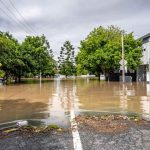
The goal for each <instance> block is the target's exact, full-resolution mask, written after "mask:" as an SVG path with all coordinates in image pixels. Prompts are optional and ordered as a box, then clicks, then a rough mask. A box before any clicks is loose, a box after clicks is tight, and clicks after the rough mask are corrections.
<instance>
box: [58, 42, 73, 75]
mask: <svg viewBox="0 0 150 150" xmlns="http://www.w3.org/2000/svg"><path fill="white" fill-rule="evenodd" d="M58 65H59V66H58V68H59V73H60V74H63V75H66V76H70V75H74V74H75V57H74V47H73V45H71V42H70V41H66V42H65V43H64V44H63V46H62V47H61V50H60V56H59V57H58Z"/></svg>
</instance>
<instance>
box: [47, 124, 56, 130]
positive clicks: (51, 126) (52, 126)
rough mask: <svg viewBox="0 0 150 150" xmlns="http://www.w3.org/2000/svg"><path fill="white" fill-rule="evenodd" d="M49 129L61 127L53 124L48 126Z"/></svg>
mask: <svg viewBox="0 0 150 150" xmlns="http://www.w3.org/2000/svg"><path fill="white" fill-rule="evenodd" d="M47 128H48V129H59V127H58V126H57V125H55V124H51V125H49V126H47Z"/></svg>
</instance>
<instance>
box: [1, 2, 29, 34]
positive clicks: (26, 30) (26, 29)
mask: <svg viewBox="0 0 150 150" xmlns="http://www.w3.org/2000/svg"><path fill="white" fill-rule="evenodd" d="M0 2H1V4H2V5H3V6H4V7H5V8H6V9H7V10H8V12H9V13H10V14H12V16H13V17H14V18H15V22H16V23H18V24H20V25H22V27H24V29H25V30H24V31H25V32H26V33H28V34H30V32H31V31H30V30H29V29H28V28H26V26H25V25H24V24H23V23H22V22H20V21H19V20H18V18H17V17H16V15H15V14H14V13H13V12H12V11H11V10H10V9H9V8H8V7H7V5H6V4H5V3H4V2H3V1H2V0H0ZM1 10H2V8H1ZM3 12H5V14H7V13H6V11H4V10H3ZM7 16H8V14H7ZM9 18H10V17H9ZM11 18H12V17H11ZM14 18H12V20H14Z"/></svg>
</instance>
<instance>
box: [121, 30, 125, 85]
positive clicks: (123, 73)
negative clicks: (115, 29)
mask: <svg viewBox="0 0 150 150" xmlns="http://www.w3.org/2000/svg"><path fill="white" fill-rule="evenodd" d="M121 37H122V38H121V41H122V82H123V83H125V64H124V41H123V40H124V39H123V38H124V33H123V31H122V36H121Z"/></svg>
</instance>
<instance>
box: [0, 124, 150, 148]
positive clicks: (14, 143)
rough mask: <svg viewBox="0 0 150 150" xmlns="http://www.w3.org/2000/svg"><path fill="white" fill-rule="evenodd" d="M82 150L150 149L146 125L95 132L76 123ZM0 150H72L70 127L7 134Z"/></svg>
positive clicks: (148, 132)
mask: <svg viewBox="0 0 150 150" xmlns="http://www.w3.org/2000/svg"><path fill="white" fill-rule="evenodd" d="M78 131H79V134H80V138H81V143H82V148H83V150H150V125H148V126H134V127H133V126H132V127H131V128H129V129H128V130H126V131H123V132H120V133H97V132H96V131H94V130H93V129H90V128H89V127H87V126H84V125H78ZM0 150H74V146H73V139H72V132H71V130H69V131H68V130H67V131H63V132H55V131H53V132H50V133H44V134H35V135H30V136H29V135H22V134H16V133H11V134H10V135H9V136H6V137H1V138H0Z"/></svg>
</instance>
